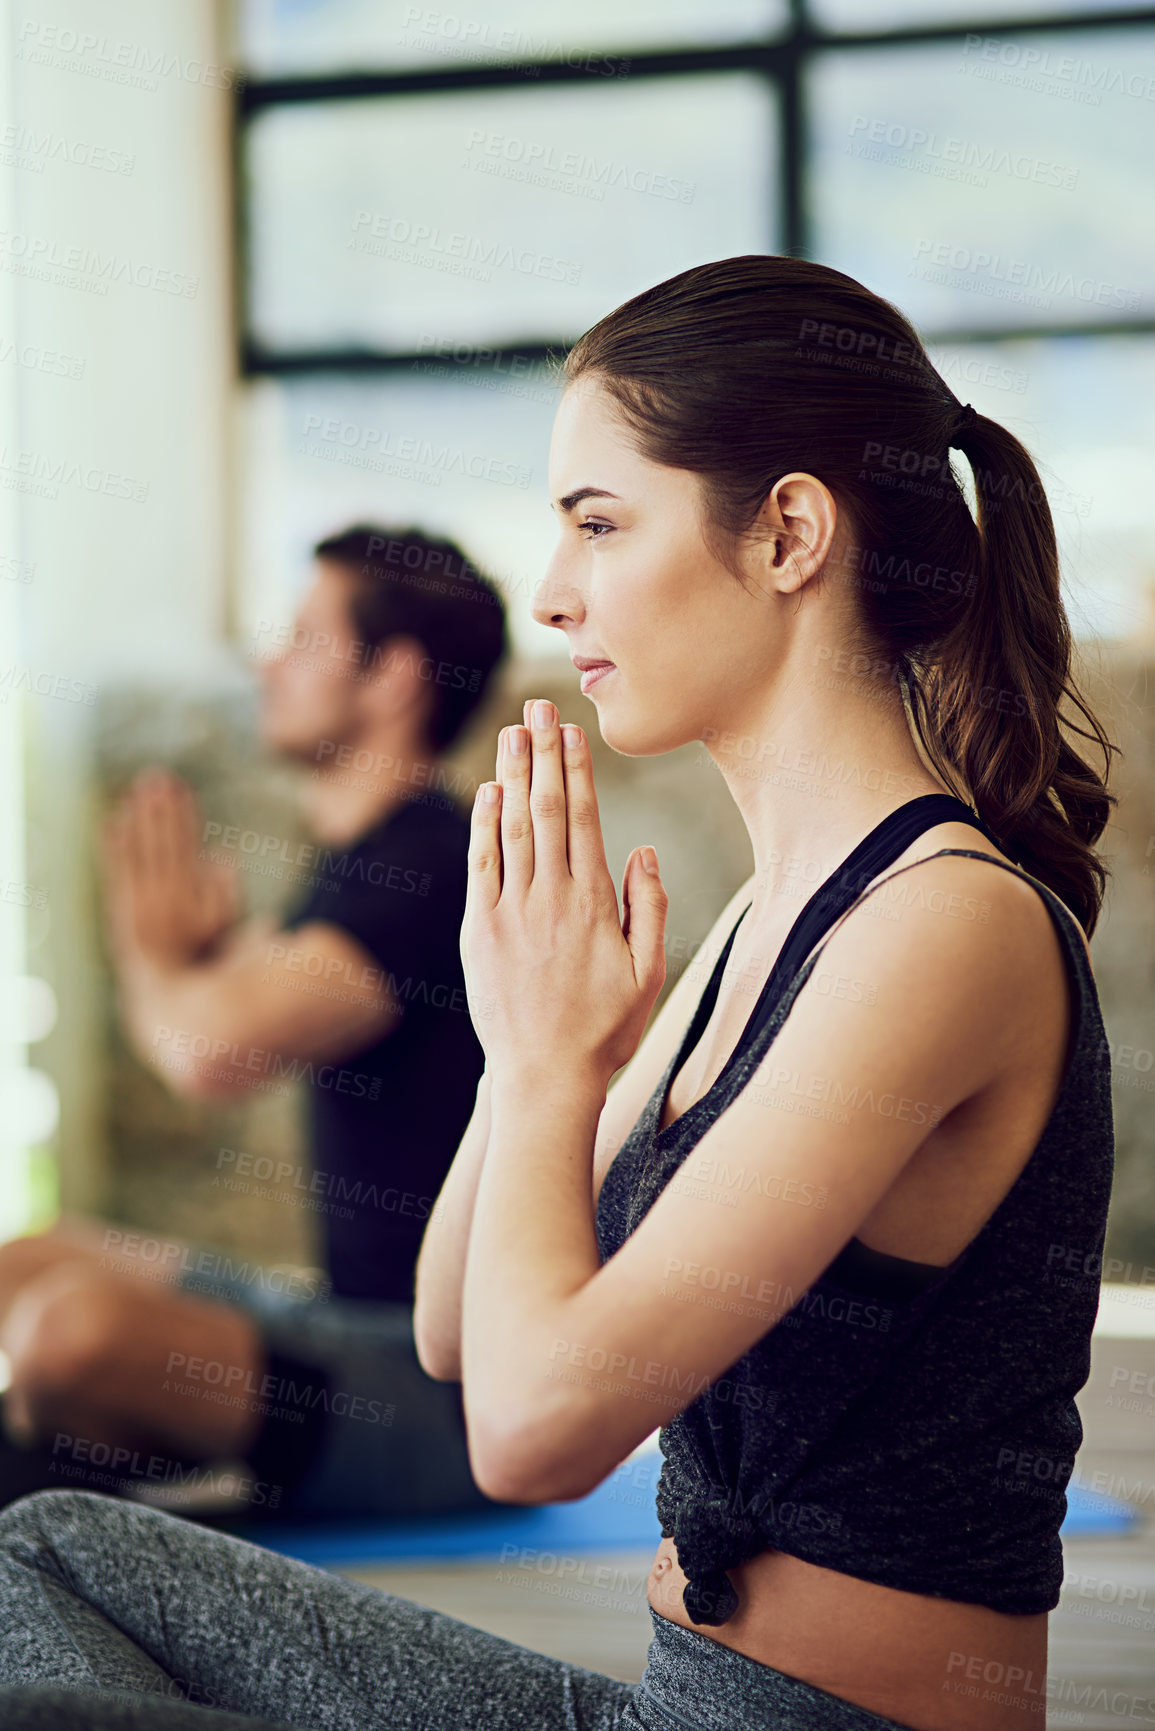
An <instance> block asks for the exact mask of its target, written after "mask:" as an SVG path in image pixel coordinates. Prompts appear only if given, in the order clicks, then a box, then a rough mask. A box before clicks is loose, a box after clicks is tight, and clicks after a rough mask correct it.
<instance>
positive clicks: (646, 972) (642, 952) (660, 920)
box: [622, 847, 669, 994]
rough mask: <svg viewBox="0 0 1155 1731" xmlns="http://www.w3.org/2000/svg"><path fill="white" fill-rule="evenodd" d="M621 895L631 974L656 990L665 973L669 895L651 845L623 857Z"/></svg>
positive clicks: (659, 986)
mask: <svg viewBox="0 0 1155 1731" xmlns="http://www.w3.org/2000/svg"><path fill="white" fill-rule="evenodd" d="M647 864H648V867H649V868H650V869H647ZM622 896H623V900H624V901H625V904H626V912H625V919H624V920H623V923H622V935H623V937H624V938H625V940H626V943H627V944H628V946H629V951H630V955H631V957H632V959H633V964H634V978H635V980H636V981H637V983H638V985H639V986H641V987H643V988H645V989H646V990H652V991H653V992H654V993H655V994H656V993H657V992H658V991H660V990H661V986H662V982H663V980H664V979H665V977H666V910H667V907H668V905H669V898H668V897H667V895H666V891H665V888H664V887H663V884H662V880H661V878H660V876H659V875H658V856H657V854H656V853H655V852H654V850H653V848H652V847H637V848H635V849H634V851H633V853H631V855H630V857H629V859H628V860H627V861H626V869H625V874H624V876H623V878H622Z"/></svg>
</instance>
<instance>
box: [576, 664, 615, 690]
mask: <svg viewBox="0 0 1155 1731" xmlns="http://www.w3.org/2000/svg"><path fill="white" fill-rule="evenodd" d="M614 671H615V668H614V664H613V662H612V661H599V662H598V665H597V666H596V667H587V668H586V671H585V672H584V673H583V674H582V676H581V691H582V696H583V697H585V696H588V694H589V692H590V691H591V690H592V689H593V687H594V686H595V685H596V684H597V682H598V680H599V679H604V678H605V676H606V674H607V673H613V672H614Z"/></svg>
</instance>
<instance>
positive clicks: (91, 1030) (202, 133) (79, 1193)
mask: <svg viewBox="0 0 1155 1731" xmlns="http://www.w3.org/2000/svg"><path fill="white" fill-rule="evenodd" d="M219 24H220V19H219V9H218V7H217V6H216V4H215V3H214V0H197V4H195V5H180V6H173V5H169V6H165V7H163V8H161V9H158V8H157V6H156V5H155V4H150V3H149V0H101V4H100V6H99V7H98V8H93V7H92V6H91V5H86V4H83V3H82V0H51V4H47V3H45V0H28V4H24V5H21V6H20V7H19V8H18V9H13V10H12V12H11V14H10V17H9V31H10V41H11V50H12V72H13V76H12V86H13V105H14V111H13V114H12V115H11V116H10V117H9V118H10V119H11V122H12V124H13V125H14V126H15V127H16V128H17V129H18V133H17V137H18V140H19V141H23V142H24V143H25V145H26V148H25V150H24V151H23V153H22V156H21V157H18V160H17V165H16V167H15V169H14V170H13V174H12V180H13V184H14V187H15V211H14V214H15V224H16V229H17V231H18V233H19V235H20V236H23V237H26V238H25V241H24V242H23V243H22V244H20V245H18V246H16V247H14V246H13V244H12V243H11V242H9V245H8V249H7V251H8V258H7V259H6V261H5V262H6V264H7V265H8V268H9V269H10V270H14V271H16V272H17V274H18V281H17V287H16V296H17V309H16V312H17V319H18V327H19V334H20V339H21V343H22V344H23V345H32V350H31V351H29V350H25V351H24V352H26V353H28V352H32V353H35V351H37V350H39V351H40V352H41V353H42V354H43V355H44V356H53V357H60V361H59V362H57V361H55V360H53V361H42V362H41V364H40V365H38V366H37V365H22V366H20V367H19V368H17V369H16V376H15V378H12V377H10V378H9V380H8V383H10V384H13V385H14V386H15V388H16V389H17V391H18V392H19V426H18V439H19V445H20V450H21V453H22V454H23V456H24V458H25V463H24V470H25V474H26V475H27V476H28V477H29V484H28V485H27V486H26V487H25V488H24V490H23V491H22V495H21V499H20V509H21V516H22V528H21V540H22V546H23V549H24V557H25V558H26V559H27V560H29V561H30V562H31V563H32V565H33V567H34V576H33V580H32V582H31V583H30V584H29V585H28V588H27V594H26V597H25V601H26V606H25V618H24V629H23V644H22V647H21V655H22V657H23V659H24V660H25V661H26V662H27V663H28V665H29V666H30V667H31V668H32V669H34V670H35V671H37V672H47V673H48V674H50V675H51V676H52V678H51V681H50V682H49V688H50V689H51V690H53V691H55V690H56V689H57V684H58V680H57V676H63V677H62V681H61V682H60V689H61V690H64V691H66V692H67V693H69V695H65V696H57V695H46V696H31V697H29V699H28V702H27V706H26V709H27V713H26V729H27V738H28V762H29V787H30V791H29V801H30V809H29V857H28V863H27V871H28V875H29V878H30V880H31V881H32V882H33V883H35V884H37V885H42V886H44V887H45V888H46V890H47V892H48V894H47V903H48V906H47V910H45V913H46V917H44V918H39V919H38V918H37V916H36V914H35V912H34V913H33V916H32V930H31V931H30V940H31V941H32V947H31V948H30V951H29V956H28V965H29V967H30V968H31V969H32V970H33V971H34V972H39V973H41V974H42V975H44V976H45V977H47V978H49V980H50V983H52V984H53V985H54V986H55V987H56V990H57V994H58V997H59V1000H60V1018H59V1022H58V1025H57V1028H56V1030H55V1032H54V1033H53V1034H52V1035H51V1036H50V1038H49V1039H48V1040H46V1041H45V1042H44V1044H43V1046H42V1048H41V1050H40V1053H39V1055H38V1056H39V1061H40V1062H41V1063H42V1064H43V1065H44V1067H45V1068H47V1069H48V1070H49V1071H50V1072H51V1073H52V1074H53V1075H54V1076H56V1077H57V1079H58V1082H59V1085H60V1091H61V1095H62V1113H63V1115H62V1123H61V1131H60V1138H59V1150H60V1164H61V1186H62V1192H63V1196H64V1199H65V1201H66V1202H67V1203H69V1204H70V1205H73V1206H87V1205H90V1204H91V1203H93V1202H94V1201H96V1200H97V1199H98V1198H99V1197H100V1196H101V1194H102V1190H103V1164H104V1159H105V1146H104V1144H103V1126H104V1121H105V1114H104V1104H103V1099H104V1088H105V1073H106V1064H105V1033H106V1029H105V1026H104V1020H103V1017H104V1007H103V1002H102V998H101V993H100V988H99V977H98V966H97V936H96V929H97V928H96V921H95V918H94V914H95V910H94V908H93V905H92V880H91V873H90V870H89V866H90V861H91V850H92V846H93V834H92V817H93V811H92V795H91V786H92V782H91V773H90V770H91V766H90V754H91V746H92V725H93V714H94V707H95V704H96V702H97V700H98V694H99V692H100V691H101V690H103V689H104V688H106V687H107V686H108V685H110V684H111V683H113V682H116V681H119V680H122V679H124V678H131V679H133V680H135V681H146V682H151V683H155V684H156V685H158V686H159V685H165V684H168V683H170V682H171V681H173V680H174V679H177V678H179V679H180V680H182V681H194V682H195V681H196V679H197V678H198V676H199V675H201V674H202V673H203V672H204V671H205V670H207V669H209V668H212V667H216V666H217V665H218V664H219V663H220V662H221V660H222V656H223V649H222V642H223V631H224V625H225V615H226V595H227V594H228V591H229V576H230V573H229V563H228V561H229V552H228V548H229V536H228V518H229V473H230V454H229V392H230V386H231V380H232V372H233V341H232V330H231V316H232V315H231V292H232V291H231V275H230V268H231V267H230V258H229V251H230V236H231V222H230V206H229V190H228V160H229V131H228V125H229V109H228V102H227V96H226V93H225V92H224V91H223V90H222V89H221V88H220V87H219V77H218V78H217V79H216V82H214V69H215V68H216V67H218V66H219V63H220V59H221V51H220V41H221V34H220V29H219ZM45 140H48V141H49V142H50V144H51V145H52V148H50V149H45V148H43V144H44V141H45ZM58 142H59V143H61V144H62V145H63V146H64V148H62V149H57V148H55V147H56V145H57V143H58ZM54 476H56V477H59V478H54ZM32 482H34V483H35V484H31V483H32ZM41 683H45V682H43V681H42V682H41Z"/></svg>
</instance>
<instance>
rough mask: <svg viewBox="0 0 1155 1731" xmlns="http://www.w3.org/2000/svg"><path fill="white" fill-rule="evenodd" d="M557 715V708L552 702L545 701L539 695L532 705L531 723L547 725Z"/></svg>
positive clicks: (536, 725)
mask: <svg viewBox="0 0 1155 1731" xmlns="http://www.w3.org/2000/svg"><path fill="white" fill-rule="evenodd" d="M556 716H557V710H556V709H555V708H554V706H553V704H552V703H547V701H546V700H545V698H544V697H539V698H538V700H537V702H536V703H535V704H534V706H533V725H534V726H535V727H548V726H549V725H550V723H551V722H552V721H553V720H554V719H555V717H556Z"/></svg>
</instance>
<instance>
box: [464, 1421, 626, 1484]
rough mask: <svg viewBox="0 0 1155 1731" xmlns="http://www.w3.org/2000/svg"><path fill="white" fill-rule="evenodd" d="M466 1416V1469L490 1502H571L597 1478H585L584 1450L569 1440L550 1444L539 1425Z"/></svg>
mask: <svg viewBox="0 0 1155 1731" xmlns="http://www.w3.org/2000/svg"><path fill="white" fill-rule="evenodd" d="M466 1417H467V1433H468V1443H469V1464H470V1468H471V1470H472V1473H473V1477H474V1480H475V1482H476V1484H477V1485H478V1487H479V1488H480V1489H481V1490H482V1491H484V1493H485V1495H486V1496H487V1497H492V1498H493V1500H494V1502H498V1503H524V1504H528V1505H532V1506H536V1505H539V1504H541V1503H566V1502H573V1501H575V1500H576V1499H577V1498H578V1497H584V1496H588V1495H589V1493H590V1491H592V1490H593V1489H594V1488H595V1486H596V1485H597V1484H598V1483H599V1482H600V1479H598V1478H593V1479H591V1477H590V1469H589V1465H588V1463H586V1462H585V1461H583V1459H582V1456H583V1454H584V1452H585V1451H584V1450H582V1449H581V1448H580V1447H579V1446H578V1445H577V1444H576V1443H575V1442H574V1440H573V1439H564V1440H559V1441H558V1442H557V1443H552V1442H551V1440H550V1438H549V1436H548V1435H547V1434H546V1431H545V1427H544V1426H543V1425H542V1424H541V1423H538V1424H536V1425H535V1424H533V1423H525V1424H520V1425H509V1424H504V1425H503V1424H498V1423H494V1422H492V1421H490V1422H486V1420H485V1419H483V1418H482V1419H478V1418H473V1419H470V1418H469V1416H468V1414H467V1415H466Z"/></svg>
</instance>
